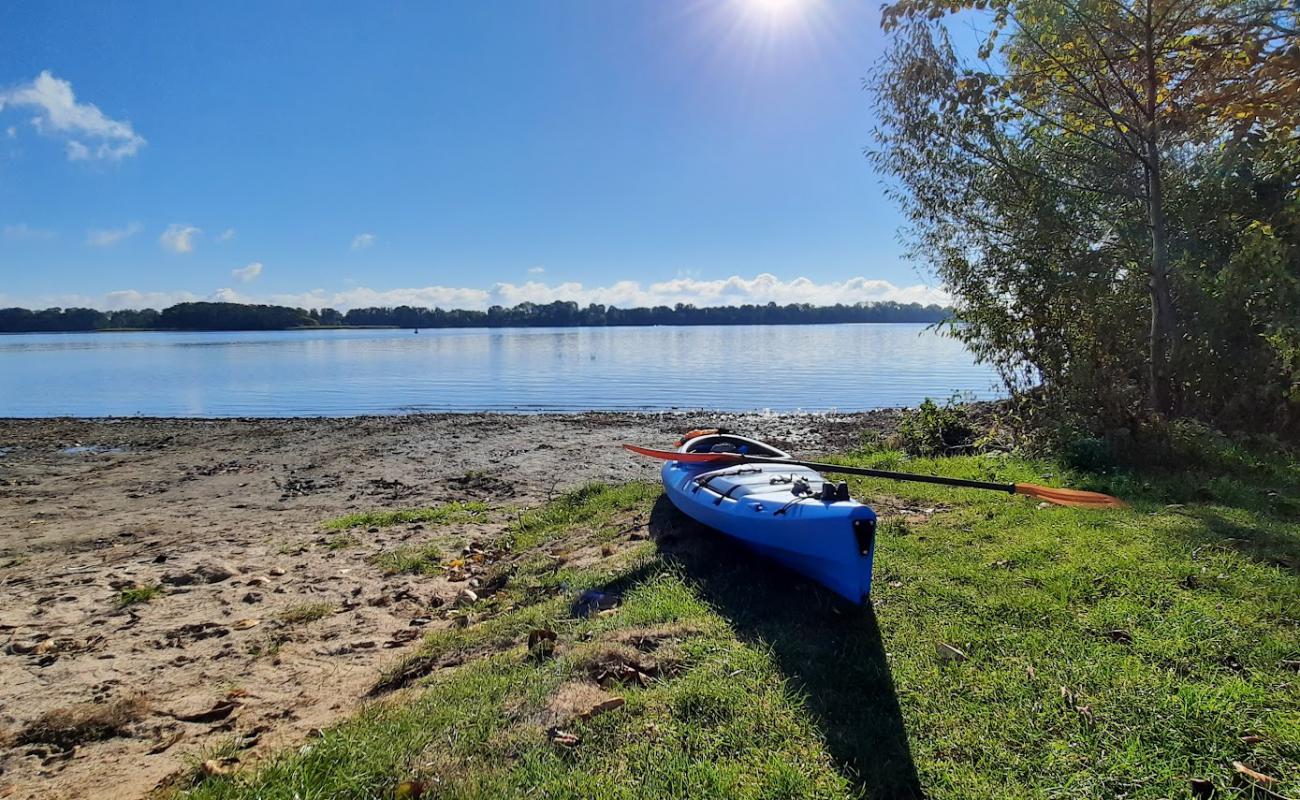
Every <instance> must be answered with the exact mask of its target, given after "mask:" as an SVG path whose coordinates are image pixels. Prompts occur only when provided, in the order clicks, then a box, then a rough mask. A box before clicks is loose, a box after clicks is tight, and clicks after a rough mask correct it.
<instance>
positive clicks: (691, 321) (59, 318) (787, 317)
mask: <svg viewBox="0 0 1300 800" xmlns="http://www.w3.org/2000/svg"><path fill="white" fill-rule="evenodd" d="M947 316H948V311H947V309H945V308H943V307H941V306H937V305H927V306H923V305H920V304H919V303H894V302H886V303H859V304H856V305H843V304H838V305H833V306H814V305H809V304H807V303H791V304H789V305H784V306H781V305H777V304H776V303H768V304H766V305H744V306H716V307H710V308H697V307H695V306H693V305H689V304H683V303H678V304H677V305H676V306H671V307H670V306H655V307H653V308H617V307H615V306H605V305H600V304H597V303H593V304H591V305H588V306H586V307H583V306H580V305H578V304H577V303H574V302H572V301H556V302H554V303H546V304H538V303H520V304H519V305H517V306H514V307H513V308H505V307H503V306H492V307H491V308H489V309H488V310H486V311H474V310H468V309H442V308H416V307H413V306H397V307H396V308H354V309H352V310H351V311H348V312H346V313H343V312H340V311H338V310H336V309H333V308H321V309H315V308H312V309H304V308H289V307H288V306H270V305H246V304H243V303H180V304H177V305H174V306H171V307H169V308H165V309H163V310H162V311H155V310H153V309H144V310H140V311H130V310H128V311H97V310H95V309H93V308H46V309H43V310H40V311H33V310H30V309H26V308H4V309H0V333H38V332H74V331H100V330H122V329H142V330H189V331H192V330H208V331H265V330H286V329H290V328H313V327H321V326H327V327H328V326H358V327H397V328H539V327H574V326H578V325H596V326H600V325H808V324H827V323H840V322H941V321H943V320H945V319H947Z"/></svg>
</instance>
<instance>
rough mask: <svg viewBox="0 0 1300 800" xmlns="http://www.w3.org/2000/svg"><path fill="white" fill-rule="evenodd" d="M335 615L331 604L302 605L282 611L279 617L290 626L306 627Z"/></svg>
mask: <svg viewBox="0 0 1300 800" xmlns="http://www.w3.org/2000/svg"><path fill="white" fill-rule="evenodd" d="M333 613H334V606H333V605H332V604H331V603H302V604H300V605H296V606H291V607H289V608H286V609H285V610H284V611H281V612H280V614H279V617H280V620H281V621H282V622H285V623H287V624H289V625H306V624H307V623H309V622H315V621H316V620H318V619H324V618H325V617H328V616H329V615H330V614H333Z"/></svg>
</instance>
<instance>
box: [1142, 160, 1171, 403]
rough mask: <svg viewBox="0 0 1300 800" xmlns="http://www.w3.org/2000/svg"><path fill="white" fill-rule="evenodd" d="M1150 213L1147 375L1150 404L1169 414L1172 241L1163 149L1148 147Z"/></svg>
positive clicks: (1148, 206)
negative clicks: (1162, 171) (1169, 240)
mask: <svg viewBox="0 0 1300 800" xmlns="http://www.w3.org/2000/svg"><path fill="white" fill-rule="evenodd" d="M1147 158H1148V164H1147V215H1148V220H1147V222H1148V224H1149V225H1150V226H1151V282H1150V286H1151V339H1150V355H1149V361H1150V363H1149V365H1148V375H1147V404H1148V405H1149V406H1150V408H1151V410H1152V411H1154V412H1156V413H1158V414H1163V415H1165V416H1168V415H1169V414H1171V413H1172V412H1173V392H1172V391H1171V386H1172V378H1171V376H1170V371H1169V360H1170V355H1171V351H1172V349H1173V342H1174V304H1173V299H1172V298H1171V296H1170V290H1169V244H1168V241H1167V239H1166V235H1167V224H1166V220H1165V193H1164V181H1163V180H1162V176H1161V174H1160V149H1159V147H1158V146H1157V145H1156V144H1155V143H1154V142H1152V143H1150V145H1149V147H1148V150H1147Z"/></svg>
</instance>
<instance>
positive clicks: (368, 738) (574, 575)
mask: <svg viewBox="0 0 1300 800" xmlns="http://www.w3.org/2000/svg"><path fill="white" fill-rule="evenodd" d="M841 460H843V461H846V462H851V463H858V464H863V465H870V466H876V467H884V468H898V469H906V470H911V471H919V472H936V473H942V474H947V475H954V476H961V477H980V478H993V479H996V480H999V481H1022V482H1024V481H1028V482H1041V483H1053V484H1068V485H1074V486H1079V487H1080V488H1094V489H1099V490H1102V491H1111V492H1113V493H1117V494H1120V495H1121V496H1123V497H1125V498H1126V499H1129V500H1131V501H1132V503H1133V505H1132V508H1131V509H1128V510H1125V511H1112V512H1098V511H1081V510H1075V509H1065V508H1041V509H1040V508H1038V507H1037V506H1036V505H1035V504H1034V503H1032V502H1030V501H1027V500H1024V499H1023V498H1010V497H1006V496H1002V495H998V494H993V493H987V492H978V491H971V490H951V489H942V488H939V487H931V486H926V485H922V484H916V485H911V484H898V483H886V482H883V481H874V480H867V479H862V480H857V479H855V480H854V481H853V483H854V490H855V494H857V495H858V496H863V497H872V498H875V499H876V501H877V505H878V507H879V508H880V509H881V510H882V516H883V515H884V512H885V511H886V510H887V509H891V508H892V509H899V508H918V507H919V508H931V507H936V506H938V507H939V508H940V510H939V511H938V512H936V513H934V514H933V515H931V516H929V518H928V519H926V520H920V519H919V518H917V517H916V516H915V515H912V518H911V519H909V518H908V516H906V515H904V516H898V515H894V516H886V517H885V519H884V522H883V523H882V525H881V529H880V536H879V540H878V542H879V543H878V547H877V553H876V576H875V584H874V588H873V599H874V609H866V610H863V611H854V610H852V609H848V608H846V607H845V606H844V605H843V604H842V603H840V602H839V601H836V600H835V599H834V598H832V597H830V596H828V595H827V594H826V593H825V592H824V591H822V590H820V589H818V588H816V587H813V586H810V585H808V584H806V583H803V582H800V581H797V580H795V579H793V578H792V577H791V576H790V575H789V574H787V573H785V572H783V571H781V570H779V569H778V568H774V567H772V566H771V565H769V564H768V563H767V562H764V561H762V560H759V559H756V558H754V557H751V556H749V555H748V554H747V553H746V552H744V551H743V550H741V549H738V548H736V547H734V546H731V545H728V544H727V543H726V542H725V541H720V540H719V539H718V538H717V537H715V536H712V535H710V534H708V533H707V532H705V531H702V530H701V529H700V528H698V527H697V526H695V525H694V524H692V523H690V522H688V521H686V520H684V519H683V518H682V517H681V515H680V514H678V513H677V512H676V511H675V510H674V509H672V508H671V506H669V505H668V504H667V503H666V501H664V500H663V499H662V498H661V497H660V493H659V489H658V487H657V486H654V485H642V484H631V485H626V486H619V487H599V486H592V487H586V488H584V489H582V490H579V491H577V492H574V493H572V494H569V495H566V496H565V497H563V498H561V499H560V500H558V501H556V502H554V503H552V504H550V505H548V506H547V507H545V508H543V509H540V510H537V511H534V512H531V513H528V514H525V515H524V516H523V517H522V518H521V519H520V520H518V521H517V522H516V523H515V524H514V525H513V526H512V527H511V530H510V532H509V534H510V536H509V538H510V539H511V540H512V542H513V547H514V548H515V551H516V555H517V559H518V560H517V570H516V572H515V573H514V574H513V576H512V577H511V579H510V580H509V582H508V583H507V584H506V585H505V588H503V589H502V590H501V591H500V592H498V593H497V594H496V595H494V596H493V597H492V598H491V600H490V602H487V603H485V604H483V606H482V607H480V606H478V605H476V606H475V608H474V613H475V623H474V624H471V625H470V626H468V627H465V628H450V629H446V630H442V631H438V632H436V633H434V634H433V635H432V636H431V637H430V638H429V639H428V640H427V641H426V642H424V643H423V645H422V646H421V648H420V650H419V652H417V653H416V654H415V655H413V656H411V657H409V658H408V659H407V660H406V661H404V662H403V663H402V664H399V665H397V666H396V667H395V668H394V671H395V672H397V671H400V670H402V669H403V668H406V669H410V668H413V667H417V668H420V669H416V670H415V671H414V672H412V673H411V674H414V675H419V674H423V673H427V676H426V677H422V678H419V679H418V680H417V682H416V685H414V686H413V687H412V688H411V689H409V690H406V691H401V692H396V693H393V694H390V695H387V699H385V700H381V701H379V702H377V703H375V704H373V705H372V706H371V707H369V708H368V710H366V711H365V712H363V713H362V714H360V715H359V716H357V717H355V718H353V719H351V720H348V721H346V722H344V723H342V724H340V725H338V726H336V727H334V728H332V729H330V730H328V731H326V732H325V734H324V736H322V737H321V738H320V739H318V740H316V741H314V742H313V744H312V746H311V747H310V748H309V749H307V750H305V751H292V752H286V753H285V754H283V755H281V756H279V757H277V758H275V759H272V760H270V761H269V762H267V763H265V764H263V765H262V766H261V767H260V768H257V769H254V770H250V771H247V772H244V773H241V774H239V775H237V776H234V777H220V778H213V779H209V780H207V781H205V782H203V783H201V784H200V785H199V786H198V787H197V788H195V789H194V790H193V791H192V794H191V796H192V797H195V798H205V799H207V798H259V799H260V798H265V799H266V800H272V799H273V798H285V799H286V800H287V799H288V798H292V797H302V798H344V797H346V798H353V797H356V798H386V797H391V796H392V795H393V791H394V787H395V786H396V784H397V783H398V782H400V781H403V780H412V779H416V780H424V781H426V782H428V783H429V785H431V786H435V787H436V792H434V794H433V796H436V797H503V796H504V797H511V796H524V795H528V796H538V797H549V798H560V797H573V798H579V797H582V798H625V797H626V798H634V797H713V796H717V797H744V798H760V797H772V798H783V797H837V798H838V797H870V798H893V797H907V796H916V795H917V794H918V793H919V791H921V790H923V791H924V792H925V795H926V796H927V797H931V798H970V797H997V798H1038V797H1048V798H1057V797H1059V798H1092V797H1097V798H1109V797H1121V796H1122V797H1127V798H1152V799H1153V800H1154V798H1188V797H1191V796H1192V794H1191V780H1192V779H1194V778H1201V779H1207V780H1209V781H1211V782H1212V783H1213V784H1214V785H1215V786H1216V788H1217V791H1218V793H1219V794H1218V795H1217V796H1219V797H1249V796H1250V792H1249V790H1248V789H1247V788H1246V786H1245V784H1243V783H1240V782H1239V781H1238V780H1236V779H1234V775H1233V769H1232V762H1233V761H1236V760H1239V761H1242V762H1244V763H1245V764H1247V765H1249V766H1251V767H1253V768H1254V769H1257V770H1259V771H1261V772H1264V773H1266V774H1268V775H1272V776H1275V777H1277V778H1279V782H1278V783H1277V784H1276V785H1274V786H1273V787H1272V789H1273V790H1274V791H1275V792H1277V793H1279V794H1280V795H1282V796H1287V797H1297V796H1300V676H1298V675H1297V673H1296V671H1295V668H1294V666H1292V665H1291V664H1290V663H1289V662H1292V661H1294V660H1296V659H1300V513H1297V509H1298V508H1300V478H1297V476H1300V472H1296V471H1294V469H1293V468H1292V467H1293V465H1290V466H1288V468H1287V469H1264V468H1262V467H1261V468H1259V469H1250V470H1244V471H1242V472H1241V473H1239V474H1238V475H1237V476H1235V477H1233V476H1223V475H1212V474H1209V473H1184V474H1181V475H1152V474H1147V475H1132V474H1124V473H1120V474H1115V475H1110V476H1079V475H1070V474H1068V473H1065V472H1063V471H1062V470H1061V469H1060V468H1059V467H1058V466H1057V465H1055V464H1052V463H1048V462H1036V461H1029V460H1024V459H1020V458H1014V457H993V456H976V457H962V458H953V459H939V460H924V459H908V458H906V457H904V456H902V455H901V454H898V453H893V452H875V453H861V454H853V455H846V456H843V457H842V459H841ZM1044 475H1048V476H1050V477H1046V478H1045V477H1044ZM637 522H641V523H647V524H648V528H649V530H650V532H651V535H652V541H648V542H640V543H628V544H626V545H623V546H622V547H621V549H620V550H619V551H618V552H617V553H616V554H615V555H614V556H611V557H609V558H604V559H599V560H595V561H594V562H589V565H588V566H586V567H573V566H570V565H569V564H568V563H559V564H557V563H556V562H555V561H554V559H551V558H548V557H547V555H546V553H544V552H543V551H544V550H548V551H550V552H554V551H555V550H557V549H560V548H572V549H574V550H580V549H584V548H585V549H586V550H587V551H589V550H590V549H591V548H592V546H593V544H594V543H599V542H604V541H613V540H614V539H617V538H619V537H615V536H613V534H612V533H611V531H620V530H625V529H627V528H629V527H631V526H632V525H634V524H636V523H637ZM597 546H598V545H597ZM586 588H602V589H605V590H608V591H614V592H619V593H621V594H622V595H623V603H622V605H621V606H620V608H619V609H618V611H617V612H616V613H615V614H613V615H612V616H608V617H597V618H593V619H575V618H573V617H572V615H571V614H570V609H571V604H572V602H573V598H574V597H575V596H576V594H577V593H578V592H580V591H581V590H583V589H586ZM538 627H547V628H550V629H552V630H554V631H555V632H556V633H557V634H558V636H559V644H558V647H557V650H556V655H555V657H554V658H552V659H541V660H539V659H536V658H532V657H530V656H529V654H528V653H527V652H526V647H525V645H524V641H525V639H526V637H527V634H528V632H529V631H530V630H532V629H535V628H538ZM647 630H648V631H652V632H653V631H661V632H662V631H670V632H672V635H670V636H669V637H668V638H667V639H665V640H664V641H663V642H662V643H661V644H660V645H659V646H658V648H657V649H654V650H652V651H651V652H647V653H643V654H641V657H642V658H644V659H651V660H655V661H657V662H659V663H660V664H661V665H662V664H672V665H674V668H673V669H671V670H662V671H661V672H660V674H659V675H657V676H656V677H655V678H654V679H653V680H651V681H650V683H649V685H648V686H645V687H643V686H641V685H639V684H636V683H632V684H630V685H616V686H613V687H611V688H610V689H609V691H611V692H612V693H614V694H617V695H619V696H621V697H623V698H624V699H625V700H626V705H625V706H623V707H622V708H619V709H616V710H614V711H610V712H607V713H605V714H602V715H600V716H596V717H594V718H592V719H591V720H589V721H587V722H580V721H574V722H564V723H562V724H561V727H563V728H564V729H565V730H566V731H571V732H573V733H576V734H577V735H578V736H579V737H580V738H581V742H580V743H579V744H578V745H577V746H576V747H573V748H566V747H562V746H560V745H557V744H552V743H551V742H550V741H549V738H548V736H547V733H546V730H547V727H548V725H549V724H551V723H552V722H553V721H554V720H552V719H551V718H549V717H548V716H547V708H548V703H549V702H550V701H551V698H552V697H553V696H554V695H555V693H556V692H557V691H558V690H559V689H560V687H563V686H565V685H566V684H570V683H572V682H574V681H582V680H585V679H587V677H588V676H589V675H590V674H591V668H590V664H591V663H592V661H593V660H599V658H601V657H603V655H604V654H607V653H608V652H610V651H611V648H614V649H617V648H619V647H622V648H623V649H624V651H625V650H626V644H617V643H618V642H620V641H623V640H627V639H629V637H632V636H634V634H636V635H640V634H644V633H645V632H646V631H647ZM638 632H639V634H638ZM638 641H640V639H638ZM938 643H944V644H949V645H953V646H955V647H958V648H960V649H961V650H963V651H964V652H966V653H967V654H968V655H969V658H968V659H967V660H965V661H961V662H946V661H944V660H943V659H941V658H939V657H938V656H937V654H936V651H935V645H936V644H938ZM1242 737H1259V738H1258V740H1256V739H1254V738H1248V739H1247V740H1246V741H1243V738H1242ZM431 791H433V790H431ZM426 796H427V795H426ZM1259 796H1261V797H1262V796H1263V795H1262V794H1261V795H1259Z"/></svg>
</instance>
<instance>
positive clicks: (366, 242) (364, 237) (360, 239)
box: [352, 233, 375, 250]
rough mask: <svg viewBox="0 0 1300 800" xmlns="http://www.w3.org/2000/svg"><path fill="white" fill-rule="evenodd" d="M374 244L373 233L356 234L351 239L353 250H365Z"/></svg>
mask: <svg viewBox="0 0 1300 800" xmlns="http://www.w3.org/2000/svg"><path fill="white" fill-rule="evenodd" d="M374 243H375V235H374V234H373V233H358V234H357V235H356V236H353V237H352V249H353V250H365V249H366V248H367V247H369V246H370V245H372V244H374Z"/></svg>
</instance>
